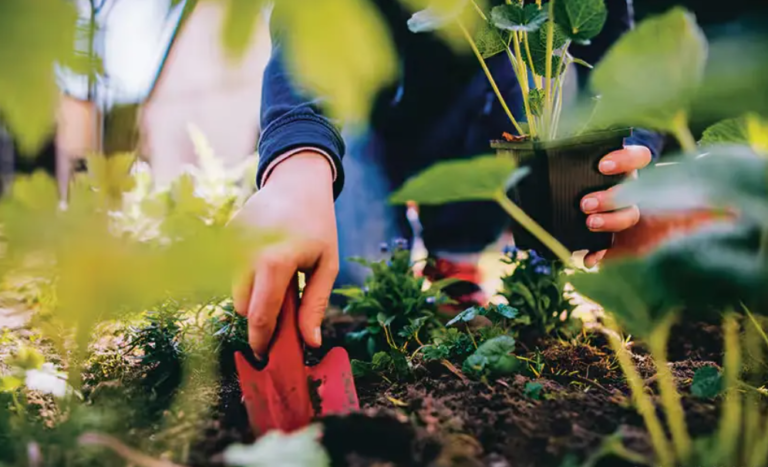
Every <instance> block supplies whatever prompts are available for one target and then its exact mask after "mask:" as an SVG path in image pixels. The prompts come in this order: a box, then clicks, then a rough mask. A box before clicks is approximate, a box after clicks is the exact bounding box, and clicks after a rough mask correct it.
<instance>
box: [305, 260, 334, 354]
mask: <svg viewBox="0 0 768 467" xmlns="http://www.w3.org/2000/svg"><path fill="white" fill-rule="evenodd" d="M338 273H339V262H338V260H332V259H324V257H321V259H320V262H319V263H318V264H317V267H316V268H315V270H314V271H312V275H311V276H310V277H308V278H307V285H306V287H305V288H304V295H303V296H302V298H301V305H300V306H299V330H300V331H301V336H302V337H303V339H304V342H306V343H307V344H309V345H310V346H311V347H320V345H321V344H322V332H321V330H320V325H321V324H322V323H323V317H325V310H326V308H327V307H328V299H329V298H330V296H331V291H332V290H333V283H334V281H336V275H337V274H338Z"/></svg>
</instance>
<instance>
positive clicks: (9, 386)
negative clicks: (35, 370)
mask: <svg viewBox="0 0 768 467" xmlns="http://www.w3.org/2000/svg"><path fill="white" fill-rule="evenodd" d="M23 384H24V381H23V380H22V379H20V378H17V377H16V376H12V375H6V376H0V392H13V391H15V390H17V389H19V388H20V387H21V386H22V385H23ZM2 409H3V410H5V407H3V408H2Z"/></svg>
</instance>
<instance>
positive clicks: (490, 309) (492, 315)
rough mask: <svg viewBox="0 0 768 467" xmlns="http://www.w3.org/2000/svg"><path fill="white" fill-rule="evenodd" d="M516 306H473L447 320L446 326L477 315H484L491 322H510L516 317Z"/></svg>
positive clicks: (466, 320) (470, 319)
mask: <svg viewBox="0 0 768 467" xmlns="http://www.w3.org/2000/svg"><path fill="white" fill-rule="evenodd" d="M518 314H519V313H518V311H517V308H512V307H511V306H509V305H504V304H491V305H488V306H486V307H480V306H473V307H470V308H467V309H466V310H464V311H462V312H461V313H459V314H458V315H456V317H454V318H453V319H451V320H450V321H448V323H447V326H450V325H452V324H456V323H458V322H462V321H463V322H465V323H468V322H470V321H472V320H473V319H475V318H476V317H478V316H485V317H486V318H488V319H489V320H490V321H491V323H493V324H501V323H506V322H510V321H511V320H514V319H515V318H517V317H518Z"/></svg>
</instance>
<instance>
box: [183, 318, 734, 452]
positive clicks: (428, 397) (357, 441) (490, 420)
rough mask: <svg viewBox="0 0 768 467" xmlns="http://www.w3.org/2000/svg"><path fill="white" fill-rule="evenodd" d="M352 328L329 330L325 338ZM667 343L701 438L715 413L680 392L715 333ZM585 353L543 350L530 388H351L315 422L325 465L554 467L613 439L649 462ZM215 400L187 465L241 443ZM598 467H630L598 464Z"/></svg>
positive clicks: (634, 427) (651, 385)
mask: <svg viewBox="0 0 768 467" xmlns="http://www.w3.org/2000/svg"><path fill="white" fill-rule="evenodd" d="M355 324H356V323H353V322H348V323H343V324H341V323H336V324H335V326H333V327H330V330H333V331H338V330H339V328H347V329H349V328H353V327H354V326H355ZM327 330H328V328H327ZM345 330H346V329H345ZM672 335H673V339H672V342H670V361H671V362H672V363H671V366H672V369H673V374H674V375H675V377H676V380H677V381H678V384H679V386H680V389H681V392H682V393H683V395H684V397H683V405H684V408H685V411H686V416H687V419H688V423H689V427H690V430H691V432H692V434H694V435H702V434H706V433H710V432H712V431H713V430H714V428H715V427H716V420H717V407H716V405H715V403H714V402H713V401H705V400H700V399H696V398H693V397H692V396H690V395H689V387H690V383H691V379H692V377H693V374H694V372H695V371H696V369H698V368H700V367H702V366H705V365H717V363H718V362H719V359H720V355H719V348H720V335H719V330H718V329H716V328H713V327H710V326H709V325H697V326H688V327H687V328H684V329H679V330H678V331H677V332H676V333H673V334H672ZM683 335H684V336H685V339H674V336H683ZM342 338H343V331H342V332H338V333H336V334H334V335H329V336H328V338H327V339H326V342H327V345H328V344H331V343H332V344H331V345H339V344H340V343H341V342H340V341H341V340H342ZM691 341H692V342H691ZM689 342H690V343H689ZM592 344H593V346H590V345H586V344H568V343H562V342H552V343H550V345H548V346H547V347H545V350H543V351H542V352H541V353H540V354H539V357H540V359H541V360H543V362H544V368H543V370H542V371H541V373H540V377H539V378H536V379H531V378H528V377H525V376H521V375H518V376H515V377H510V378H505V379H503V380H496V381H489V382H488V383H484V382H477V381H470V380H466V379H462V378H460V377H459V376H457V375H456V374H454V373H453V372H451V371H449V370H448V369H447V368H446V367H444V366H442V365H439V364H431V365H423V366H420V367H418V368H417V370H416V373H415V375H414V380H413V381H411V382H403V383H395V384H389V383H385V382H383V381H371V380H367V381H357V382H356V383H357V388H358V393H359V397H360V402H361V407H362V409H363V410H362V411H361V413H359V414H355V415H353V416H348V417H329V418H325V419H323V420H322V423H323V424H324V427H325V428H324V433H325V434H324V441H323V442H324V445H325V446H326V448H327V450H328V452H329V454H330V456H331V458H332V461H333V465H334V466H350V467H362V466H404V467H416V466H425V467H426V466H429V467H442V466H472V467H474V466H494V467H505V466H509V467H543V466H555V467H556V466H558V465H560V464H561V461H562V459H563V457H564V456H566V455H573V456H575V457H576V458H577V459H584V458H585V457H586V456H588V455H590V454H591V453H593V452H595V450H596V449H598V448H599V447H600V446H601V443H602V442H603V441H604V440H605V439H606V437H608V436H610V435H613V434H617V433H620V434H621V438H622V440H623V443H624V445H625V446H626V447H627V448H629V449H631V450H633V451H636V452H639V453H641V454H645V455H650V452H651V451H650V446H649V441H648V437H647V434H646V433H645V430H644V428H643V423H642V419H641V418H640V416H639V415H638V414H637V412H636V411H635V409H634V408H633V406H632V404H631V398H630V396H629V393H628V391H627V389H626V385H625V382H624V379H623V375H622V373H621V371H620V369H619V368H618V367H617V366H616V363H615V359H614V358H613V355H612V353H611V352H610V351H609V350H608V349H606V348H605V347H603V346H602V345H601V344H602V342H600V341H599V339H597V340H593V341H592ZM686 355H688V357H686ZM531 356H532V355H531ZM635 359H636V363H637V365H638V368H639V369H640V371H641V374H642V375H643V377H644V378H646V385H647V387H648V389H649V391H650V392H651V393H654V392H655V391H656V386H655V378H654V377H653V373H654V368H653V365H652V364H651V362H650V359H649V358H648V357H647V356H646V355H644V352H643V351H642V349H641V348H638V349H637V351H636V355H635ZM530 381H535V382H538V383H540V384H542V385H543V391H542V393H541V397H540V400H534V399H531V398H530V397H528V396H526V395H525V386H526V384H527V383H528V382H530ZM222 395H223V397H222V402H221V404H220V405H221V407H219V411H218V418H217V420H216V421H215V423H214V425H212V427H211V429H210V430H209V431H208V432H207V433H206V436H205V439H204V441H203V442H201V443H200V444H199V445H198V446H197V447H196V449H195V451H196V454H195V456H196V457H195V458H196V459H197V461H196V462H194V463H193V464H194V465H211V464H212V463H214V464H215V453H216V452H220V451H221V450H222V449H223V448H224V447H225V446H226V445H227V444H229V443H231V442H236V441H240V442H245V441H249V436H250V435H249V430H248V428H247V419H246V416H245V412H244V409H243V408H242V405H241V404H240V402H239V389H238V388H237V385H236V384H231V385H230V386H229V389H228V390H226V391H223V392H222ZM662 418H663V417H662ZM193 457H194V456H193ZM206 459H207V461H206ZM211 459H213V460H214V461H213V462H212V461H211ZM598 465H599V466H601V467H604V466H617V467H618V466H623V465H631V464H628V463H626V462H625V461H623V460H620V459H617V458H606V459H603V460H602V461H601V462H600V463H599V464H598Z"/></svg>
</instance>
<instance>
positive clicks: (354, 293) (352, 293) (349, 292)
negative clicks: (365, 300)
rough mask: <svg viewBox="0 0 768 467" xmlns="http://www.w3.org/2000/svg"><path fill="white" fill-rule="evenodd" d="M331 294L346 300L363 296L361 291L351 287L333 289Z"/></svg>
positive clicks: (363, 293) (358, 288)
mask: <svg viewBox="0 0 768 467" xmlns="http://www.w3.org/2000/svg"><path fill="white" fill-rule="evenodd" d="M333 293H335V294H336V295H341V296H342V297H347V298H362V297H363V296H364V295H365V292H363V289H361V288H360V287H355V286H353V285H348V286H344V287H341V288H339V289H333Z"/></svg>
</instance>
